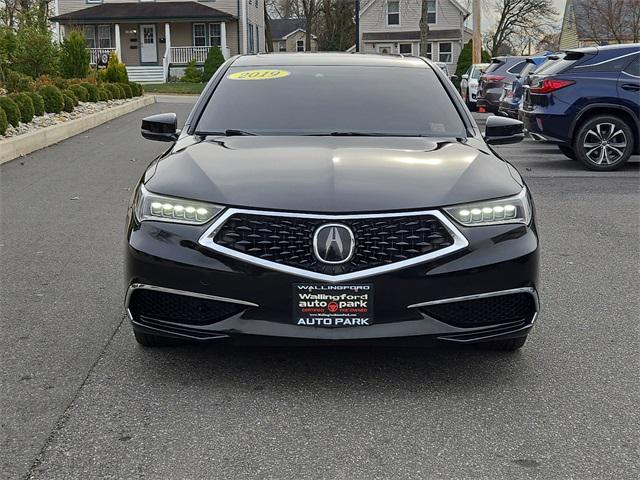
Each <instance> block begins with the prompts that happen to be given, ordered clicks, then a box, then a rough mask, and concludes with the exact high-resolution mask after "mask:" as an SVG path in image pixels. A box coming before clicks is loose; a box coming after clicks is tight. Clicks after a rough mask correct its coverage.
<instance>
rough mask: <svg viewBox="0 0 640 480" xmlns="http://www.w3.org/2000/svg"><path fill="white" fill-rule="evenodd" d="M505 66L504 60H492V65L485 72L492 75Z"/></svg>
mask: <svg viewBox="0 0 640 480" xmlns="http://www.w3.org/2000/svg"><path fill="white" fill-rule="evenodd" d="M503 64H504V62H503V61H502V60H497V59H494V60H491V64H489V66H488V67H487V69H486V70H485V71H484V73H491V72H493V71H494V70H497V69H498V68H500V67H501V66H502V65H503Z"/></svg>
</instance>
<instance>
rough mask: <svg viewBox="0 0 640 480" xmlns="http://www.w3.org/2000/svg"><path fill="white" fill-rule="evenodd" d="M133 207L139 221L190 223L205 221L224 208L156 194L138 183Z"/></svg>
mask: <svg viewBox="0 0 640 480" xmlns="http://www.w3.org/2000/svg"><path fill="white" fill-rule="evenodd" d="M133 208H134V210H135V212H136V218H137V219H138V221H139V222H142V221H144V220H155V221H159V222H171V223H187V224H190V225H202V224H204V223H207V222H208V221H209V220H211V219H212V218H213V217H215V216H216V215H218V214H219V213H220V212H221V211H222V210H224V207H221V206H219V205H213V204H211V203H203V202H196V201H192V200H185V199H183V198H174V197H167V196H165V195H157V194H155V193H152V192H149V191H148V190H147V189H146V188H144V186H142V185H140V188H139V190H138V194H137V195H136V199H135V204H134V207H133Z"/></svg>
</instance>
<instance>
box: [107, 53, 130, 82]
mask: <svg viewBox="0 0 640 480" xmlns="http://www.w3.org/2000/svg"><path fill="white" fill-rule="evenodd" d="M102 77H103V80H104V81H106V82H111V83H120V82H125V83H126V82H128V81H129V76H128V75H127V67H126V66H125V64H124V63H122V62H121V61H120V60H118V55H116V53H115V52H111V55H110V56H109V63H107V68H105V69H104V70H103V71H102Z"/></svg>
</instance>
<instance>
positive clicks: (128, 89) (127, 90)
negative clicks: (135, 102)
mask: <svg viewBox="0 0 640 480" xmlns="http://www.w3.org/2000/svg"><path fill="white" fill-rule="evenodd" d="M118 86H119V87H120V88H121V89H122V90H123V91H124V97H122V98H132V97H133V92H132V91H131V87H130V86H129V84H128V83H119V84H118Z"/></svg>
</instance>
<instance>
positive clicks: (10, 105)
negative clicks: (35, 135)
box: [0, 97, 20, 127]
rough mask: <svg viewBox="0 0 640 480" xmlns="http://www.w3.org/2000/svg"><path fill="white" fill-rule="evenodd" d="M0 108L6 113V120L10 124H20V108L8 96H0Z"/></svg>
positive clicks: (15, 125)
mask: <svg viewBox="0 0 640 480" xmlns="http://www.w3.org/2000/svg"><path fill="white" fill-rule="evenodd" d="M0 108H1V109H2V110H4V113H6V114H7V120H8V121H9V123H10V124H11V125H13V126H14V127H17V126H18V125H20V108H19V107H18V105H17V104H16V102H14V101H13V100H11V99H10V98H9V97H0Z"/></svg>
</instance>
